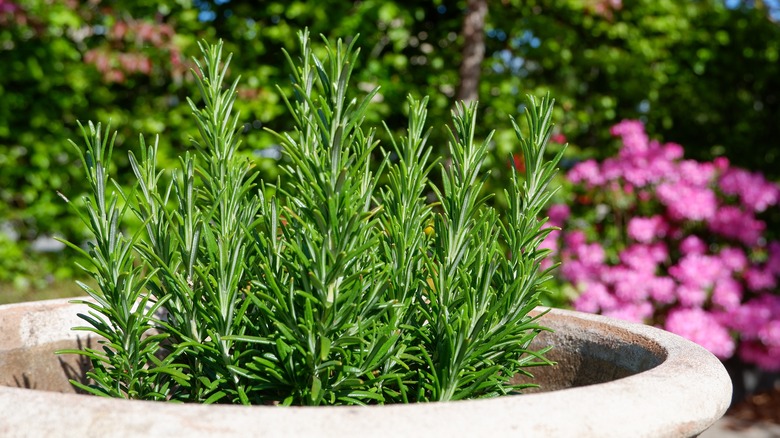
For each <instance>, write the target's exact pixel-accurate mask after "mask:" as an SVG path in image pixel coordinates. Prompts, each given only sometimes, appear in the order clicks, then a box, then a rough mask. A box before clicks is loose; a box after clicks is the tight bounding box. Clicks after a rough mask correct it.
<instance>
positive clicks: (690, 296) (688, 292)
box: [677, 284, 707, 308]
mask: <svg viewBox="0 0 780 438" xmlns="http://www.w3.org/2000/svg"><path fill="white" fill-rule="evenodd" d="M677 299H678V300H679V301H680V304H682V305H683V306H685V307H695V308H700V307H701V306H702V304H704V302H705V301H706V300H707V292H706V291H705V290H704V289H703V288H702V287H700V286H693V285H689V284H681V285H679V286H677Z"/></svg>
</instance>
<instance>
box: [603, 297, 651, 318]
mask: <svg viewBox="0 0 780 438" xmlns="http://www.w3.org/2000/svg"><path fill="white" fill-rule="evenodd" d="M602 314H603V315H604V316H609V317H610V318H617V319H622V320H624V321H630V322H637V323H643V322H644V321H645V320H646V319H648V318H650V316H652V315H653V305H652V304H650V303H648V302H646V301H645V302H641V303H621V304H620V305H618V306H616V307H615V308H613V309H609V310H605V311H603V312H602Z"/></svg>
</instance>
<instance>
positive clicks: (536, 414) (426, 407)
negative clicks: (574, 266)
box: [0, 300, 731, 437]
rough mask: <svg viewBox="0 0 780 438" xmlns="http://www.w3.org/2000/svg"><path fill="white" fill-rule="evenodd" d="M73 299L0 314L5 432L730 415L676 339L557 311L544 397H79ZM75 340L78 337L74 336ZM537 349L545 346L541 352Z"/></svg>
mask: <svg viewBox="0 0 780 438" xmlns="http://www.w3.org/2000/svg"><path fill="white" fill-rule="evenodd" d="M82 310H83V308H82V307H80V306H78V305H74V304H69V303H68V301H67V300H51V301H41V302H31V303H21V304H12V305H6V306H0V329H1V330H2V333H3V336H2V337H1V338H0V385H2V386H0V412H2V414H0V436H4V437H12V436H35V437H38V436H63V435H67V436H150V435H154V436H187V437H192V436H209V437H212V436H239V435H242V436H243V435H248V436H268V437H271V436H279V437H291V436H334V437H348V436H356V434H358V433H360V434H368V435H370V436H509V435H516V436H541V437H556V436H565V437H574V436H576V437H610V436H615V437H629V436H630V437H642V436H647V437H665V436H669V437H677V436H695V435H697V434H699V433H700V432H702V431H703V430H705V429H706V428H707V427H709V426H710V425H711V424H712V423H714V422H715V421H716V420H717V419H718V418H720V417H721V416H722V415H723V413H724V412H725V410H726V408H727V407H728V405H729V401H730V399H731V381H730V380H729V376H728V374H727V373H726V371H725V369H724V368H723V366H722V365H721V363H720V362H719V361H718V360H717V359H716V358H715V357H714V356H713V355H712V354H710V353H709V352H707V351H706V350H705V349H703V348H701V347H699V346H698V345H696V344H694V343H692V342H689V341H687V340H685V339H683V338H681V337H679V336H676V335H673V334H670V333H668V332H664V331H662V330H659V329H656V328H653V327H648V326H644V325H639V324H631V323H626V322H622V321H617V320H613V319H610V318H605V317H602V316H597V315H589V314H582V313H577V312H571V311H565V310H557V309H556V310H552V311H551V312H550V313H548V314H547V315H545V316H544V319H543V325H545V326H547V327H550V328H552V329H554V330H555V333H543V334H542V335H540V336H539V337H538V338H537V341H536V342H539V343H542V344H543V345H553V350H552V352H551V353H550V354H549V355H548V357H550V358H551V359H553V360H555V361H557V362H558V365H556V366H554V367H542V368H536V369H534V370H533V371H534V373H535V375H536V379H535V381H536V383H538V384H540V385H541V386H542V388H541V391H540V392H535V393H528V394H523V395H513V396H504V397H499V398H494V399H487V400H467V401H459V402H450V403H425V404H409V405H385V406H370V407H347V406H337V407H288V408H282V407H273V406H252V407H243V406H227V405H216V406H215V405H212V406H204V405H195V404H187V405H183V404H170V403H162V402H143V401H126V400H118V399H106V398H101V397H95V396H89V395H80V394H75V393H74V391H73V389H72V387H71V386H70V384H69V383H68V380H67V379H68V376H70V377H77V378H78V377H79V376H81V375H83V372H84V369H85V367H86V366H87V365H88V364H84V363H79V358H78V357H75V356H72V357H67V358H64V360H63V358H61V357H57V356H55V355H54V354H53V353H52V352H53V351H54V350H57V349H60V348H65V347H68V348H70V347H73V346H75V345H76V344H77V343H79V342H82V343H83V342H85V339H84V333H83V332H81V333H79V332H74V331H71V330H70V328H71V327H73V326H76V325H82V321H81V320H80V319H78V318H77V317H76V313H77V312H79V311H82ZM77 336H81V338H78V337H77ZM542 344H540V345H542Z"/></svg>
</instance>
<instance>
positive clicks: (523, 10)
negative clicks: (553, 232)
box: [482, 0, 780, 179]
mask: <svg viewBox="0 0 780 438" xmlns="http://www.w3.org/2000/svg"><path fill="white" fill-rule="evenodd" d="M768 3H772V4H773V5H774V6H773V7H774V8H777V4H776V2H745V1H728V0H727V1H725V2H724V1H721V0H701V1H695V2H694V1H684V2H680V1H675V0H634V1H621V0H589V1H582V0H566V1H557V0H556V1H550V0H506V1H503V2H501V3H491V5H493V6H494V9H492V10H491V12H490V17H491V21H490V25H489V27H488V36H491V38H490V39H489V40H488V49H487V52H488V53H491V54H493V61H492V70H491V71H490V74H486V75H484V76H483V84H482V87H483V88H482V91H483V96H484V94H486V93H491V92H492V93H493V95H499V94H500V95H501V97H502V101H503V100H504V98H505V97H506V91H507V90H509V91H510V94H511V95H514V94H517V93H516V91H515V90H518V89H520V90H523V89H525V90H527V89H532V90H535V89H540V90H541V89H551V90H552V93H553V95H554V96H555V97H556V98H557V99H558V101H559V102H561V103H562V107H563V110H564V111H563V114H562V120H563V121H564V122H563V127H562V130H563V132H564V133H565V134H566V136H567V137H568V138H569V140H570V141H572V142H573V143H575V144H576V145H578V146H580V147H581V148H583V149H586V150H587V151H588V153H589V154H595V155H601V156H603V155H604V154H608V153H611V152H613V151H612V150H611V149H605V145H608V144H609V141H608V135H609V134H608V132H607V129H606V127H607V126H609V125H610V124H612V123H614V122H615V121H617V120H619V119H624V118H640V119H642V120H644V121H646V122H647V126H648V131H649V132H650V133H652V134H654V135H660V136H662V137H663V138H665V139H666V140H669V141H676V142H679V143H681V144H682V145H684V146H685V148H686V155H688V156H691V157H693V158H699V159H707V158H708V157H712V156H713V155H725V156H727V157H729V158H730V159H731V160H732V161H733V162H734V163H736V164H738V165H740V166H744V167H747V168H751V169H754V170H762V171H763V172H765V173H766V174H767V175H769V176H770V177H771V178H774V179H777V178H779V177H780V135H778V131H777V128H778V126H780V62H778V55H779V54H780V26H778V23H777V22H775V21H773V16H777V15H780V12H778V11H779V10H780V9H773V7H767V4H768ZM507 73H509V74H510V75H511V77H512V78H513V79H507ZM510 84H511V85H510Z"/></svg>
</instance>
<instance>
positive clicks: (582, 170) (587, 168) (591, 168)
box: [566, 160, 604, 187]
mask: <svg viewBox="0 0 780 438" xmlns="http://www.w3.org/2000/svg"><path fill="white" fill-rule="evenodd" d="M566 177H567V178H568V179H569V181H571V182H573V183H575V184H576V183H585V184H586V185H587V186H589V187H594V186H599V185H601V184H604V177H603V176H602V175H601V170H600V169H599V164H598V163H597V162H596V160H586V161H582V162H580V163H577V164H576V165H575V166H574V167H572V169H571V170H570V171H569V173H568V174H567V175H566Z"/></svg>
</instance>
